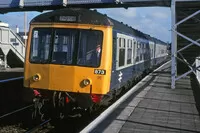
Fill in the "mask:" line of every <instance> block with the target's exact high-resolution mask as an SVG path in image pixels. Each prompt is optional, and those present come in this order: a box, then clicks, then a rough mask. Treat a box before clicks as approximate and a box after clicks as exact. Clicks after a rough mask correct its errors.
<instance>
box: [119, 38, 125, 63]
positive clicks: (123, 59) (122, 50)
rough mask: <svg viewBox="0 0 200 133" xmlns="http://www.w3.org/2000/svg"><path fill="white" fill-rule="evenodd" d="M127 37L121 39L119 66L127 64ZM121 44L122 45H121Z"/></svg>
mask: <svg viewBox="0 0 200 133" xmlns="http://www.w3.org/2000/svg"><path fill="white" fill-rule="evenodd" d="M125 45H126V44H125V39H124V38H120V39H119V57H118V60H119V65H118V66H119V67H121V66H124V64H125ZM120 46H121V47H120Z"/></svg>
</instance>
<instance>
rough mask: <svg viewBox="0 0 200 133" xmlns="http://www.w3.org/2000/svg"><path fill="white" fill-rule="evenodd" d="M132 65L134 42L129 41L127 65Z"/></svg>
mask: <svg viewBox="0 0 200 133" xmlns="http://www.w3.org/2000/svg"><path fill="white" fill-rule="evenodd" d="M131 63H132V40H130V39H128V45H127V64H131Z"/></svg>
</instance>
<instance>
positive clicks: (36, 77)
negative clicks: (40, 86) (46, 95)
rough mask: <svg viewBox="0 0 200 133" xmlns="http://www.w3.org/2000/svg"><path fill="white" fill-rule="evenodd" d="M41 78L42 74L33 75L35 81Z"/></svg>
mask: <svg viewBox="0 0 200 133" xmlns="http://www.w3.org/2000/svg"><path fill="white" fill-rule="evenodd" d="M40 79H41V76H40V74H35V75H34V76H33V81H39V80H40Z"/></svg>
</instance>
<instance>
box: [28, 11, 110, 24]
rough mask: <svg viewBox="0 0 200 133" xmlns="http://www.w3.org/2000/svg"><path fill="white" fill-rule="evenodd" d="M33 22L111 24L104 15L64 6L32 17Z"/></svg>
mask: <svg viewBox="0 0 200 133" xmlns="http://www.w3.org/2000/svg"><path fill="white" fill-rule="evenodd" d="M34 22H61V23H63V22H65V23H82V24H95V25H105V26H112V25H113V23H112V22H111V21H110V20H109V18H108V17H107V16H106V15H102V14H100V13H97V12H95V11H91V10H88V9H84V8H64V9H59V10H55V11H52V12H47V13H44V14H41V15H39V16H37V17H35V18H33V19H32V21H31V23H34Z"/></svg>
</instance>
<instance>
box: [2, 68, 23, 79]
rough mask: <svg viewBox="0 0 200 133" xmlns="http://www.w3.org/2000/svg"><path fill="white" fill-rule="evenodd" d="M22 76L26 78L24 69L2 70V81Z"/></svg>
mask: <svg viewBox="0 0 200 133" xmlns="http://www.w3.org/2000/svg"><path fill="white" fill-rule="evenodd" d="M22 76H24V68H7V69H0V80H6V79H11V78H17V77H22Z"/></svg>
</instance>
